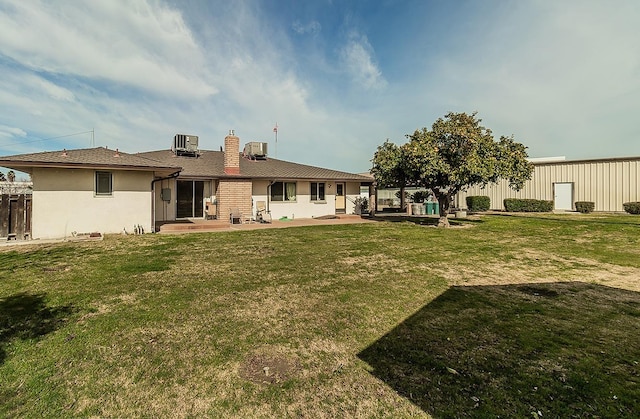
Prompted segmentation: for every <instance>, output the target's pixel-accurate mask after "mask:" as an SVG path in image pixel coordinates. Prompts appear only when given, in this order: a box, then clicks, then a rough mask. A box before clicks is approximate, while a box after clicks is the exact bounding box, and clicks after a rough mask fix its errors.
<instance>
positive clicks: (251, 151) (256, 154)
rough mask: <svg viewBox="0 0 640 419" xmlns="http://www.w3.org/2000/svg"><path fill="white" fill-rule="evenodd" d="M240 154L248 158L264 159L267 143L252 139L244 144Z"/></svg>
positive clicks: (265, 157)
mask: <svg viewBox="0 0 640 419" xmlns="http://www.w3.org/2000/svg"><path fill="white" fill-rule="evenodd" d="M242 154H243V155H244V156H245V157H248V158H249V159H250V160H266V159H267V143H259V142H256V141H252V142H250V143H247V144H245V146H244V151H243V152H242Z"/></svg>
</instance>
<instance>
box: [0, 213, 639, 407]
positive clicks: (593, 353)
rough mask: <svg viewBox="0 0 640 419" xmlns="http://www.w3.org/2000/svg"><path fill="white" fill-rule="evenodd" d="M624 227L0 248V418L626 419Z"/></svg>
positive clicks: (635, 246) (633, 331) (635, 317)
mask: <svg viewBox="0 0 640 419" xmlns="http://www.w3.org/2000/svg"><path fill="white" fill-rule="evenodd" d="M639 292H640V218H639V217H633V216H598V215H593V216H561V215H553V216H552V215H548V216H530V217H516V216H484V217H482V218H480V219H477V220H472V221H469V222H463V223H461V224H459V225H457V226H456V227H454V228H451V229H448V230H444V229H436V228H432V227H430V226H425V225H420V224H419V223H413V222H380V223H369V224H357V225H336V226H320V227H300V228H288V229H274V230H260V231H242V232H228V233H201V234H189V235H176V236H166V235H144V236H112V237H110V236H107V237H106V238H105V239H104V240H103V241H99V242H79V243H60V244H49V245H44V244H43V245H33V246H32V245H29V246H21V247H16V248H7V247H5V248H0V417H56V418H59V417H78V416H80V417H314V418H322V417H327V418H328V417H428V416H434V417H495V416H502V417H543V418H545V417H637V416H638V415H639V414H640V365H639V363H640V333H639V332H638V331H639V330H640V293H639Z"/></svg>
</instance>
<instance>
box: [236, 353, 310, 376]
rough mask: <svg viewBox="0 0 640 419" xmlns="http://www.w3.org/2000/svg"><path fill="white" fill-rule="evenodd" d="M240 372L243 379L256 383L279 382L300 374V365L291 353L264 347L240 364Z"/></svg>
mask: <svg viewBox="0 0 640 419" xmlns="http://www.w3.org/2000/svg"><path fill="white" fill-rule="evenodd" d="M238 373H239V375H240V377H242V378H243V379H245V380H247V381H251V382H253V383H256V384H278V383H282V382H284V381H287V380H289V379H291V378H294V377H296V376H298V375H299V373H300V365H299V363H298V361H297V359H296V358H294V357H292V356H290V355H286V354H283V353H280V352H279V351H276V350H272V349H269V348H262V349H260V350H258V351H255V352H253V353H252V354H250V355H249V356H248V357H247V358H246V359H245V360H244V361H243V362H242V364H240V368H239V370H238Z"/></svg>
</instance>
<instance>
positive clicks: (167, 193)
mask: <svg viewBox="0 0 640 419" xmlns="http://www.w3.org/2000/svg"><path fill="white" fill-rule="evenodd" d="M160 199H162V200H163V201H166V202H169V201H171V188H162V190H161V191H160Z"/></svg>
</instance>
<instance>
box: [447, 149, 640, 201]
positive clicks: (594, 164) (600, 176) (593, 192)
mask: <svg viewBox="0 0 640 419" xmlns="http://www.w3.org/2000/svg"><path fill="white" fill-rule="evenodd" d="M532 163H533V164H534V172H533V176H532V177H531V180H529V181H527V182H526V183H525V186H524V188H523V189H522V190H520V191H519V192H516V191H514V190H512V189H510V188H509V185H508V182H507V181H504V180H503V181H500V182H499V183H497V184H493V185H488V186H487V187H486V188H484V189H483V188H480V187H478V186H475V187H472V188H469V189H468V190H467V191H466V192H461V193H459V194H458V195H457V196H456V198H455V201H454V204H455V206H456V207H458V208H466V206H467V204H466V197H467V196H473V195H484V196H488V197H489V198H490V199H491V209H496V210H504V203H503V200H504V199H505V198H522V199H543V200H548V201H553V203H554V209H555V210H568V211H571V210H575V203H576V201H590V202H594V203H595V211H605V212H622V211H624V208H623V206H622V204H623V203H625V202H634V201H640V157H622V158H609V159H590V160H563V159H562V158H560V159H559V158H551V159H546V160H545V159H532Z"/></svg>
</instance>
